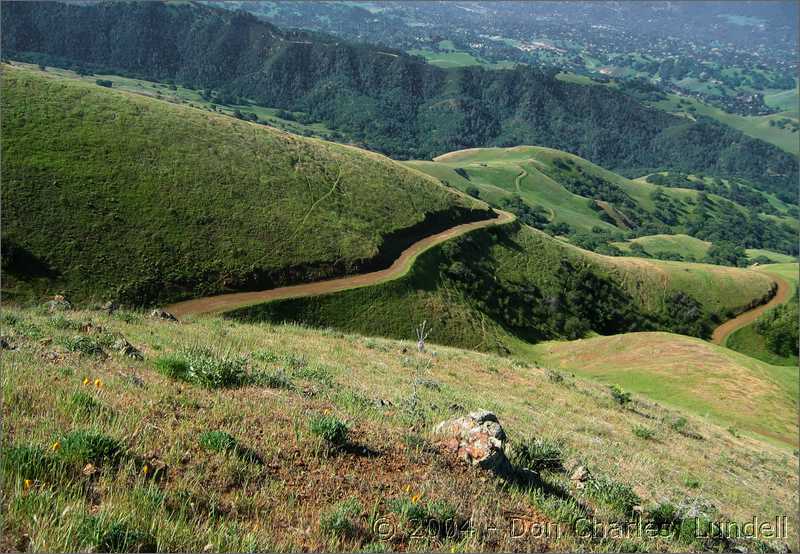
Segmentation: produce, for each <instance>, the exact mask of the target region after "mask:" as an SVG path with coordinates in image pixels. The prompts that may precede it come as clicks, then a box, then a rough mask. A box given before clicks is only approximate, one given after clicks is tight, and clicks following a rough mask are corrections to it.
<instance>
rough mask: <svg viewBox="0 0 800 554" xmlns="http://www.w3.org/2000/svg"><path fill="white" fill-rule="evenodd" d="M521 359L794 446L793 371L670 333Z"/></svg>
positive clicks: (564, 347)
mask: <svg viewBox="0 0 800 554" xmlns="http://www.w3.org/2000/svg"><path fill="white" fill-rule="evenodd" d="M528 355H529V356H531V357H532V358H534V359H535V360H537V362H538V363H540V364H542V365H544V366H547V367H553V368H558V369H560V370H562V371H569V372H574V373H575V374H576V375H582V376H585V377H591V378H593V379H595V380H598V381H601V382H604V383H607V384H616V385H619V386H621V387H623V388H624V389H628V390H632V391H636V392H638V393H640V394H643V395H645V396H647V397H648V398H652V399H653V400H656V401H657V402H661V403H664V404H668V405H670V406H674V407H677V408H680V409H683V410H687V411H691V412H694V413H696V414H698V415H703V416H705V417H708V418H709V419H710V420H712V421H716V422H718V423H719V424H720V425H723V426H731V427H732V428H733V429H734V430H739V431H746V432H748V433H753V434H756V435H760V436H762V437H766V438H768V439H769V440H772V441H776V442H781V443H784V444H786V445H793V444H796V440H797V421H796V419H795V418H794V417H793V416H794V414H795V410H796V406H797V402H798V392H797V386H798V380H797V372H796V367H795V368H790V367H781V366H774V365H769V364H767V363H764V362H761V361H759V360H755V359H753V358H751V357H749V356H745V355H742V354H739V353H737V352H733V351H731V350H729V349H727V348H722V347H719V346H716V345H713V344H709V343H708V342H705V341H701V340H698V339H695V338H690V337H683V336H679V335H674V334H671V333H627V334H623V335H616V336H612V337H593V338H589V339H584V340H576V341H561V342H543V343H540V344H537V345H535V346H532V347H531V348H530V349H529V350H528ZM743 388H746V391H747V392H746V394H743V392H744V391H743Z"/></svg>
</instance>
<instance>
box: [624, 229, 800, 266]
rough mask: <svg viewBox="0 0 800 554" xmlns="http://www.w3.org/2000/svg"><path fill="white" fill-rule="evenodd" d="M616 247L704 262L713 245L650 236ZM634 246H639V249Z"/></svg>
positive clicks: (755, 253) (758, 254)
mask: <svg viewBox="0 0 800 554" xmlns="http://www.w3.org/2000/svg"><path fill="white" fill-rule="evenodd" d="M611 244H612V245H613V246H614V247H616V248H617V249H619V250H620V251H622V252H624V253H625V254H628V255H631V254H632V255H641V253H642V252H644V253H646V254H647V255H649V256H652V257H654V258H659V257H666V256H676V257H677V256H681V257H684V258H687V259H695V260H703V259H704V258H705V257H706V255H707V254H708V250H709V248H711V243H710V242H708V241H705V240H700V239H696V238H694V237H690V236H688V235H680V234H678V235H649V236H644V237H637V238H635V239H630V240H628V241H625V242H612V243H611ZM634 245H638V246H639V247H641V249H638V248H637V247H635V246H634ZM745 254H746V255H747V258H748V259H749V260H750V261H754V260H756V259H759V258H767V259H769V260H770V261H771V262H773V263H791V262H792V261H794V259H795V258H794V257H792V256H789V255H787V254H781V253H779V252H772V251H771V250H764V249H762V248H747V249H745Z"/></svg>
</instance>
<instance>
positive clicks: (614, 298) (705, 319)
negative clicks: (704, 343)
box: [230, 224, 771, 351]
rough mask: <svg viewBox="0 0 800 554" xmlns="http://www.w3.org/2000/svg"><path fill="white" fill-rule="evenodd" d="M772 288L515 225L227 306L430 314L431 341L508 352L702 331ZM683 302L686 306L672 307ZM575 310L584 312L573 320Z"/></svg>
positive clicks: (257, 314) (382, 327)
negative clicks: (579, 340)
mask: <svg viewBox="0 0 800 554" xmlns="http://www.w3.org/2000/svg"><path fill="white" fill-rule="evenodd" d="M579 274H580V275H582V276H583V277H581V278H578V277H576V276H577V275H579ZM584 281H585V282H584ZM586 287H589V288H588V289H587V288H586ZM770 289H771V280H770V279H769V278H768V277H766V276H765V275H763V274H760V273H757V272H753V271H748V270H741V269H735V268H725V267H719V266H710V265H704V264H686V263H680V262H664V261H657V260H644V259H639V258H614V257H608V256H601V255H598V254H593V253H590V252H586V251H584V250H581V249H579V248H576V247H573V246H570V245H567V244H565V243H563V242H562V241H559V240H557V239H553V238H551V237H549V236H548V235H546V234H544V233H542V232H539V231H536V230H534V229H531V228H530V227H527V226H520V225H516V224H515V225H511V226H506V228H502V229H500V228H498V229H491V230H480V231H475V232H473V233H471V234H470V235H467V236H465V237H462V238H460V239H457V240H455V241H451V242H450V243H446V244H444V245H442V246H440V247H437V248H434V249H432V250H430V251H428V252H426V253H425V254H423V255H422V256H420V257H419V258H418V259H417V262H416V264H415V266H414V267H413V268H412V270H411V271H410V273H409V274H408V275H407V276H405V277H403V278H401V279H398V280H396V281H393V282H391V283H385V284H382V285H378V286H375V287H367V288H362V289H357V290H350V291H344V292H340V293H335V294H330V295H324V296H320V297H315V298H298V299H293V300H283V301H278V302H271V303H267V304H262V305H258V306H252V307H249V308H244V309H242V310H237V311H234V312H231V313H230V316H231V317H237V318H243V319H246V320H250V321H257V320H272V321H282V320H288V321H300V322H304V323H308V324H312V325H318V326H328V325H330V326H334V327H337V328H342V329H346V330H348V331H354V332H360V333H365V334H379V335H384V336H389V337H394V338H410V337H412V336H413V328H414V326H415V325H416V324H417V323H419V321H418V320H419V319H423V318H424V319H428V320H429V321H432V322H433V323H434V325H433V327H434V329H433V332H432V334H431V340H433V341H434V342H438V343H440V344H449V345H456V346H460V347H466V348H477V349H483V350H500V351H508V350H513V348H514V343H515V341H516V340H520V339H521V340H525V341H537V340H542V339H547V338H570V337H573V336H576V335H577V336H581V334H582V333H585V332H587V331H589V330H594V331H599V332H604V333H618V332H623V331H625V330H635V329H640V330H641V329H674V330H679V331H681V332H684V333H687V334H705V333H708V332H710V330H711V327H712V326H713V322H715V321H719V320H720V319H724V318H726V317H727V316H728V315H730V314H731V313H733V312H735V311H738V310H741V309H743V308H744V307H746V306H747V305H749V304H751V303H753V302H757V301H758V300H759V299H761V298H762V297H764V296H765V295H766V294H768V293H769V291H770ZM678 296H680V297H681V298H680V299H678ZM680 302H686V305H685V306H682V307H679V308H676V306H677V304H679V303H680ZM572 318H575V319H576V320H577V321H570V322H569V323H568V321H567V320H570V319H572ZM576 326H577V327H576Z"/></svg>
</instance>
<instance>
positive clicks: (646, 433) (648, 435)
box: [633, 425, 656, 440]
mask: <svg viewBox="0 0 800 554" xmlns="http://www.w3.org/2000/svg"><path fill="white" fill-rule="evenodd" d="M633 434H634V435H636V436H637V437H639V438H640V439H644V440H650V439H652V438H655V436H656V432H655V431H654V430H653V429H650V428H649V427H644V426H641V425H636V426H635V427H634V428H633Z"/></svg>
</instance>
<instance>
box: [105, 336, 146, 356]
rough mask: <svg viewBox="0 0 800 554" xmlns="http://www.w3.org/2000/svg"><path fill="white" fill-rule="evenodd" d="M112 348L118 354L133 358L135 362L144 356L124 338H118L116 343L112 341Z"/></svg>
mask: <svg viewBox="0 0 800 554" xmlns="http://www.w3.org/2000/svg"><path fill="white" fill-rule="evenodd" d="M112 348H113V349H114V350H116V351H117V352H119V353H120V354H124V355H125V356H128V357H129V358H134V359H136V360H143V359H144V355H143V354H142V352H141V350H139V349H138V348H136V347H135V346H133V345H132V344H131V343H129V342H128V341H127V340H125V339H124V338H119V339H117V340H116V341H114V344H113V345H112Z"/></svg>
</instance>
